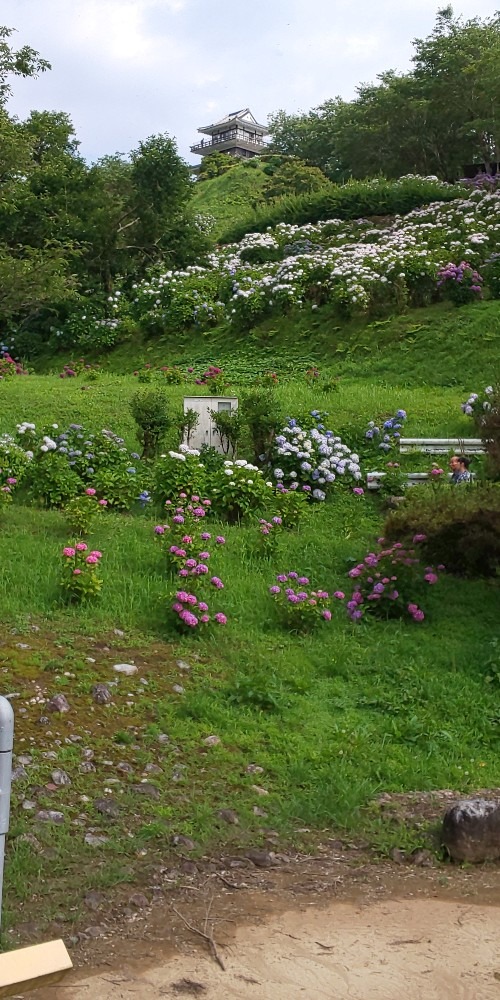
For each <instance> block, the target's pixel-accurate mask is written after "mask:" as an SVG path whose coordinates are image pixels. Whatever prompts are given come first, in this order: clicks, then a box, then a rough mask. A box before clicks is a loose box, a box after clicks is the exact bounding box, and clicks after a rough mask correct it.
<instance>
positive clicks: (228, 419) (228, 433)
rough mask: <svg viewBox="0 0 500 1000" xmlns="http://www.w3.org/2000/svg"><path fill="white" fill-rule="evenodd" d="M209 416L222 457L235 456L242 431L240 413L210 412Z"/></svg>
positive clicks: (236, 411) (234, 411) (232, 411)
mask: <svg viewBox="0 0 500 1000" xmlns="http://www.w3.org/2000/svg"><path fill="white" fill-rule="evenodd" d="M210 416H211V417H212V423H213V425H214V427H215V429H216V431H217V436H218V438H219V441H220V445H221V448H222V451H223V453H224V455H232V456H234V455H236V453H237V451H238V444H239V442H240V440H241V435H242V431H243V421H242V415H241V413H240V411H239V410H220V411H219V410H210Z"/></svg>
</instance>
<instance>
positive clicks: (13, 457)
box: [0, 434, 30, 486]
mask: <svg viewBox="0 0 500 1000" xmlns="http://www.w3.org/2000/svg"><path fill="white" fill-rule="evenodd" d="M29 463H30V458H29V456H28V455H27V454H26V452H25V450H24V448H22V447H21V445H19V444H17V443H16V441H15V440H14V438H13V437H11V435H10V434H0V484H2V485H3V486H6V485H10V486H14V485H16V484H17V485H18V484H19V483H20V482H21V480H22V479H23V476H24V475H25V473H26V469H27V468H28V466H29ZM9 479H15V480H16V482H15V483H9Z"/></svg>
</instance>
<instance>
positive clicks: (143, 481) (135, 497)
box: [92, 464, 150, 510]
mask: <svg viewBox="0 0 500 1000" xmlns="http://www.w3.org/2000/svg"><path fill="white" fill-rule="evenodd" d="M92 482H93V484H94V488H95V489H96V491H97V493H98V495H99V496H100V497H101V499H104V498H106V500H107V503H108V505H109V506H110V507H113V508H114V509H115V510H132V508H133V507H134V506H135V505H136V503H141V498H144V496H145V495H146V496H148V495H149V493H148V489H147V487H149V485H150V482H149V476H148V474H147V472H146V471H145V470H144V469H140V471H139V474H138V473H137V468H136V466H133V465H131V466H128V465H127V466H126V465H125V464H123V465H115V466H110V467H108V468H105V467H103V468H101V469H99V471H98V472H96V474H95V476H94V477H93V479H92Z"/></svg>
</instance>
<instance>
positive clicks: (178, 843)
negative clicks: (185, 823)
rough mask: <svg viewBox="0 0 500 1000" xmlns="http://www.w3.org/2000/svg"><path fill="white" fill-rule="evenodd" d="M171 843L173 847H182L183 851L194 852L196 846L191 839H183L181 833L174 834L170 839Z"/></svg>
mask: <svg viewBox="0 0 500 1000" xmlns="http://www.w3.org/2000/svg"><path fill="white" fill-rule="evenodd" d="M172 843H173V845H174V847H183V848H184V850H185V851H194V850H195V849H196V844H195V842H194V840H191V837H185V836H184V834H183V833H176V834H175V836H174V837H172Z"/></svg>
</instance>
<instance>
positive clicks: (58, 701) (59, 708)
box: [47, 694, 70, 712]
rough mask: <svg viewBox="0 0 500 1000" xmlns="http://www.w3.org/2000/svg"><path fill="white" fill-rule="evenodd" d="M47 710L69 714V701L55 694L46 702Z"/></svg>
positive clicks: (61, 695)
mask: <svg viewBox="0 0 500 1000" xmlns="http://www.w3.org/2000/svg"><path fill="white" fill-rule="evenodd" d="M47 709H48V711H49V712H69V710H70V707H69V701H68V699H67V698H66V695H64V694H55V695H54V696H53V698H51V699H50V701H49V702H47Z"/></svg>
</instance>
